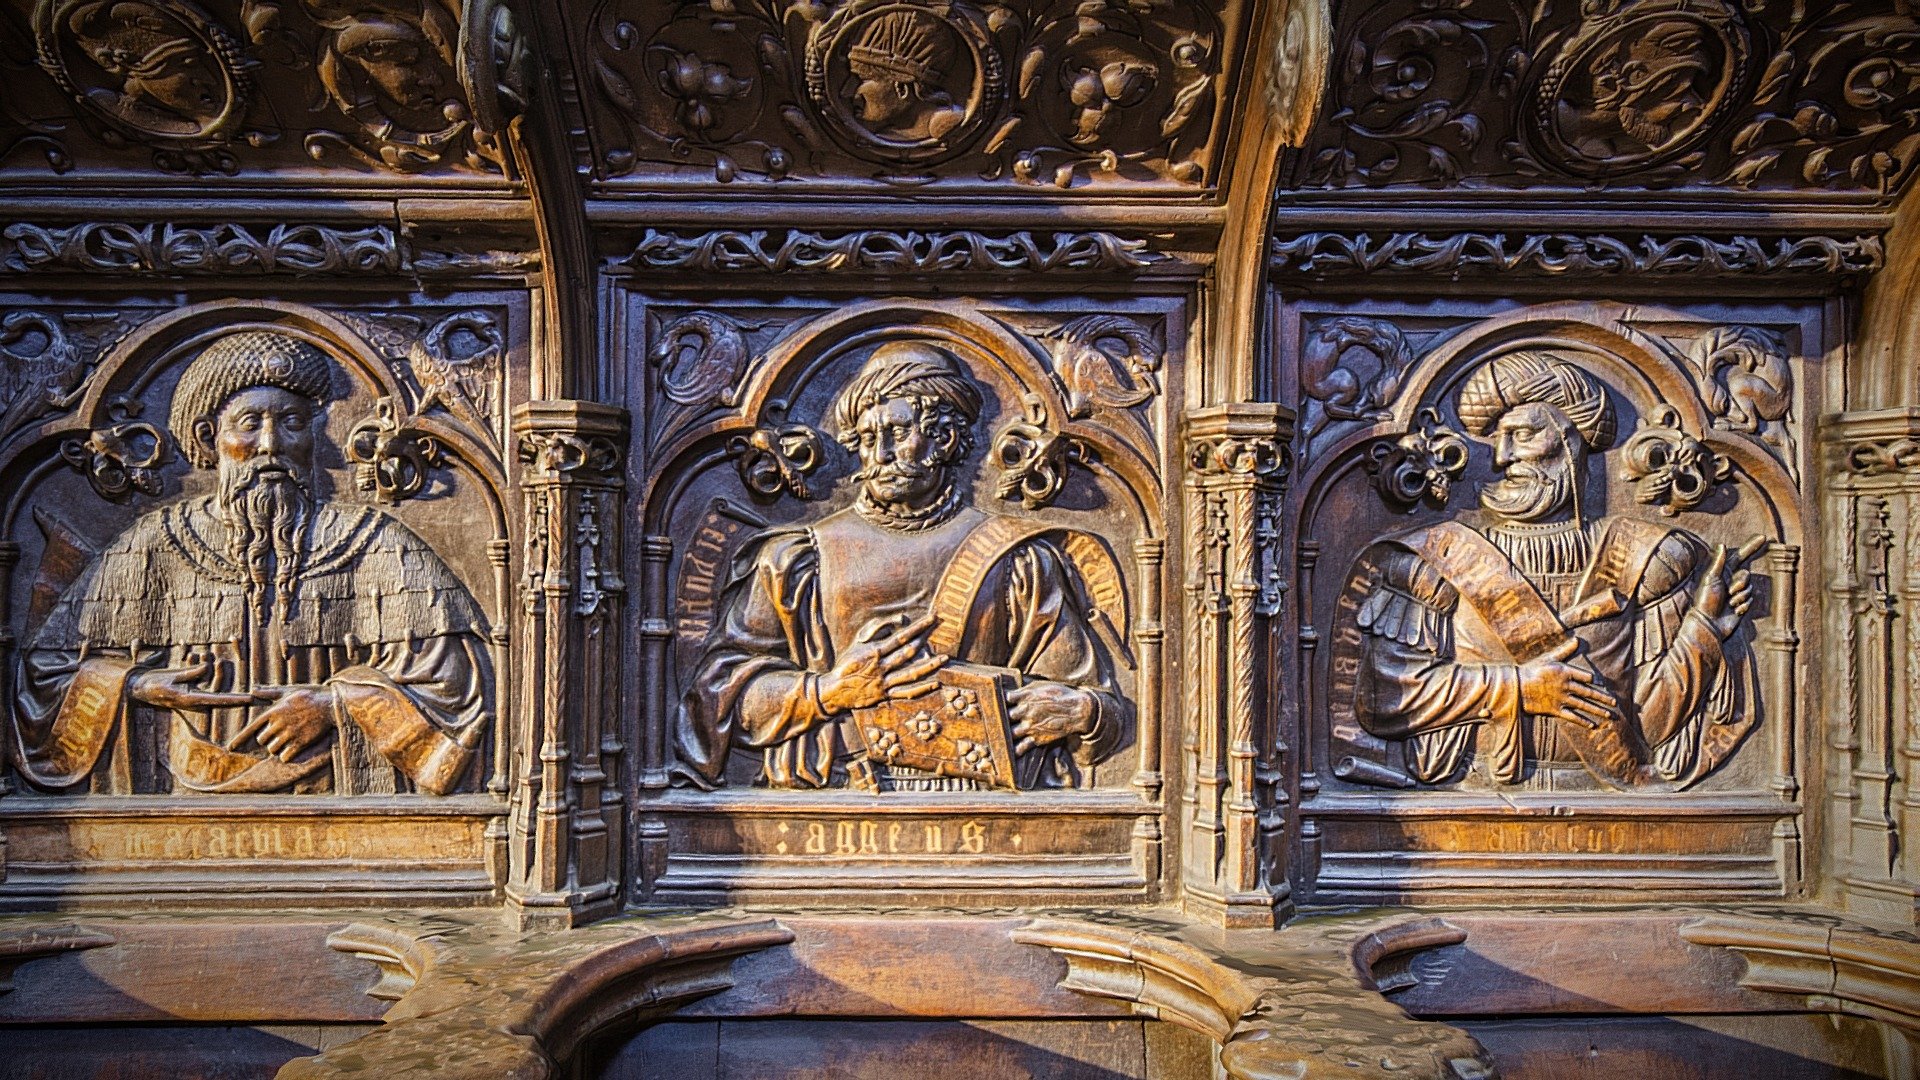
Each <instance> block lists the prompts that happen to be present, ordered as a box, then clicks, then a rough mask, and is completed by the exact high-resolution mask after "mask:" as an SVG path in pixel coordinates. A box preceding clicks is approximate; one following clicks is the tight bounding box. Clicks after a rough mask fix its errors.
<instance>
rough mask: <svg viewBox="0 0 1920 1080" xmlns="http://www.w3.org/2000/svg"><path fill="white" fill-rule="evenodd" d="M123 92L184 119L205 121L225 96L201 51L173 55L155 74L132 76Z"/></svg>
mask: <svg viewBox="0 0 1920 1080" xmlns="http://www.w3.org/2000/svg"><path fill="white" fill-rule="evenodd" d="M121 92H122V93H123V94H125V95H126V96H127V97H129V98H136V99H143V100H146V101H148V102H151V103H152V104H154V105H157V106H159V107H160V108H162V109H165V110H166V111H168V112H170V113H173V114H174V115H175V116H178V117H180V118H181V119H184V120H200V119H204V118H205V117H206V116H208V115H209V114H211V113H214V112H216V111H218V110H219V108H220V105H221V102H222V100H223V99H224V96H225V91H224V88H223V86H222V84H221V81H220V77H219V75H218V74H216V73H215V72H213V71H210V70H208V68H207V66H206V65H205V64H204V63H203V62H202V57H201V55H200V54H199V53H198V52H182V53H179V54H177V55H174V56H171V57H169V58H167V59H166V60H165V61H163V62H162V63H161V64H160V68H159V70H158V71H156V72H154V73H153V74H150V75H134V76H129V77H128V79H127V81H126V84H125V86H124V87H122V89H121Z"/></svg>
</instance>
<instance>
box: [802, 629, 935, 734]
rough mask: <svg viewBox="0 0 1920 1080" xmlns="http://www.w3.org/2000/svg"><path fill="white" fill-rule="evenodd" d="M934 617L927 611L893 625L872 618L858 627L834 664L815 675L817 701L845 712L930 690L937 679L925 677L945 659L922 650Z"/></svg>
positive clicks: (831, 710)
mask: <svg viewBox="0 0 1920 1080" xmlns="http://www.w3.org/2000/svg"><path fill="white" fill-rule="evenodd" d="M935 621H936V619H935V617H934V616H933V615H932V614H927V615H923V616H921V617H920V618H918V619H916V620H914V621H913V622H910V623H908V624H907V625H905V626H902V627H899V628H897V629H896V628H894V627H892V626H891V625H890V624H888V623H875V624H872V625H870V626H867V627H866V628H865V629H863V630H861V632H860V634H859V638H858V643H857V644H855V645H854V646H853V648H851V649H848V650H847V651H846V654H845V655H844V656H843V657H842V658H841V660H840V663H839V665H838V666H837V667H835V668H834V669H833V670H832V671H829V672H827V673H826V674H825V675H822V676H820V704H821V705H823V706H825V707H826V709H827V711H828V712H831V713H844V712H850V711H852V710H854V709H864V708H866V707H868V706H870V705H878V704H880V703H881V702H882V701H885V700H887V699H888V698H913V697H919V696H920V695H921V694H924V693H927V692H929V691H931V690H933V689H934V688H935V687H936V686H938V685H939V683H938V682H936V681H935V680H934V679H932V678H931V677H930V676H932V674H933V673H934V672H936V671H938V670H940V665H942V664H944V663H946V662H947V657H944V656H939V655H935V654H932V653H929V652H928V651H927V643H926V635H927V631H929V630H931V629H933V624H934V622H935ZM889 631H890V632H889Z"/></svg>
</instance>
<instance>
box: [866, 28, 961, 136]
mask: <svg viewBox="0 0 1920 1080" xmlns="http://www.w3.org/2000/svg"><path fill="white" fill-rule="evenodd" d="M951 33H952V32H951V31H949V30H947V29H946V28H945V27H943V26H942V25H941V23H940V21H939V20H938V19H935V18H934V17H933V16H931V15H928V14H925V13H924V12H919V11H910V10H906V9H900V10H894V11H889V12H887V13H885V14H883V15H881V16H879V17H878V18H876V19H874V20H873V21H872V22H870V23H868V24H867V25H866V27H865V28H864V29H863V30H862V31H861V34H860V38H859V40H858V41H856V42H855V43H854V45H853V47H852V48H850V49H849V50H847V67H848V69H849V70H851V71H852V72H853V74H854V77H855V80H856V81H855V82H854V84H853V87H852V96H853V97H855V98H857V99H859V102H860V107H859V112H860V120H861V122H862V123H864V124H866V125H868V126H869V128H871V129H872V130H873V131H874V132H875V133H876V134H880V135H885V136H888V137H891V138H898V139H905V140H921V139H933V140H938V139H941V138H943V137H944V136H945V135H946V134H947V132H949V131H952V130H953V129H954V128H955V127H956V126H958V125H959V123H960V122H961V121H962V120H963V119H965V118H966V109H965V108H964V107H962V106H960V105H959V104H957V103H955V102H954V100H953V97H952V95H950V94H948V93H947V92H946V91H945V90H943V89H942V88H941V81H942V78H943V77H944V75H945V73H946V70H947V68H948V67H949V66H950V65H951V64H952V63H953V59H954V49H953V43H952V41H951V38H950V35H951Z"/></svg>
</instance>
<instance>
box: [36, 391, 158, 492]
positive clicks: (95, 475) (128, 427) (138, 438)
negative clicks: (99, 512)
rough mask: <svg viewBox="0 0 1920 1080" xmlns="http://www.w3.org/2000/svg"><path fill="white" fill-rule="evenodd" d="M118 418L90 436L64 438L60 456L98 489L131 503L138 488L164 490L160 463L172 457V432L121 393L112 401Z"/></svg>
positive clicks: (111, 411) (109, 410) (110, 412)
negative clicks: (164, 430)
mask: <svg viewBox="0 0 1920 1080" xmlns="http://www.w3.org/2000/svg"><path fill="white" fill-rule="evenodd" d="M107 415H108V417H109V418H110V419H112V420H114V421H115V423H112V424H108V425H107V426H105V427H100V428H95V429H94V430H92V431H90V432H88V433H87V434H86V435H85V436H84V437H76V438H70V439H66V440H64V441H62V442H61V443H60V456H61V458H63V459H64V460H65V461H66V463H67V464H69V465H71V466H73V467H74V468H76V469H78V470H80V472H81V473H82V474H83V475H84V476H86V478H87V483H88V484H89V485H91V486H92V487H93V490H94V494H96V495H99V496H100V497H101V498H103V499H105V500H107V501H108V502H116V503H119V502H126V501H127V500H128V499H130V498H132V497H133V493H134V492H136V491H137V492H139V493H141V494H142V495H158V494H160V466H162V465H164V464H166V462H167V459H168V456H169V452H170V451H169V445H168V443H167V437H166V436H165V435H164V434H162V433H161V431H160V429H159V428H157V427H155V426H154V425H152V424H149V423H147V422H146V421H144V420H138V419H135V418H136V417H138V416H139V415H140V403H139V402H138V401H136V400H133V399H130V398H119V399H116V400H114V401H112V402H109V403H108V405H107Z"/></svg>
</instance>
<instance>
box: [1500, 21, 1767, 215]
mask: <svg viewBox="0 0 1920 1080" xmlns="http://www.w3.org/2000/svg"><path fill="white" fill-rule="evenodd" d="M1749 55H1750V50H1749V47H1748V37H1747V31H1746V27H1745V24H1744V23H1743V22H1742V21H1741V19H1740V15H1739V13H1738V12H1737V11H1735V10H1734V9H1733V8H1732V7H1730V6H1728V5H1726V4H1724V3H1722V2H1720V0H1656V2H1653V3H1647V4H1635V5H1627V6H1625V7H1623V8H1622V9H1621V10H1619V11H1617V12H1614V13H1612V14H1607V15H1601V16H1597V17H1595V18H1592V19H1590V20H1589V21H1588V22H1586V23H1584V24H1583V25H1582V26H1581V27H1580V29H1579V30H1578V31H1577V32H1576V33H1575V34H1574V35H1573V37H1572V38H1570V39H1569V40H1568V41H1567V42H1566V44H1565V45H1563V46H1562V47H1561V48H1560V49H1559V50H1557V52H1556V53H1555V54H1554V55H1553V58H1552V60H1551V62H1550V63H1547V64H1546V65H1545V66H1544V74H1543V75H1542V76H1541V77H1540V78H1539V79H1538V81H1537V82H1536V84H1535V88H1534V91H1533V95H1532V97H1533V106H1532V109H1531V110H1530V115H1529V121H1530V128H1531V132H1532V135H1533V137H1534V140H1535V141H1536V142H1537V143H1538V145H1539V147H1540V149H1541V151H1542V152H1543V153H1544V154H1545V155H1546V157H1547V158H1548V160H1549V161H1551V162H1552V163H1553V164H1555V165H1557V166H1559V167H1561V168H1563V169H1566V170H1567V171H1569V172H1571V173H1573V174H1575V175H1580V176H1593V177H1599V176H1612V175H1618V174H1621V173H1625V172H1629V171H1632V170H1634V169H1639V168H1646V167H1651V166H1655V165H1659V164H1662V163H1665V162H1669V161H1672V160H1674V159H1675V158H1678V157H1680V156H1681V155H1683V154H1685V153H1687V152H1688V151H1690V150H1692V149H1693V148H1695V147H1697V146H1698V145H1699V144H1700V143H1701V142H1702V141H1703V140H1704V139H1705V138H1706V137H1707V136H1708V135H1709V134H1711V132H1712V130H1713V129H1714V128H1715V127H1716V126H1718V124H1719V122H1720V121H1721V120H1723V119H1725V118H1726V117H1727V116H1728V115H1730V110H1731V107H1732V106H1733V105H1734V104H1735V98H1736V95H1735V93H1734V91H1735V90H1736V89H1738V87H1739V86H1740V84H1742V83H1743V82H1744V81H1745V79H1746V75H1747V72H1746V66H1747V60H1748V57H1749Z"/></svg>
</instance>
